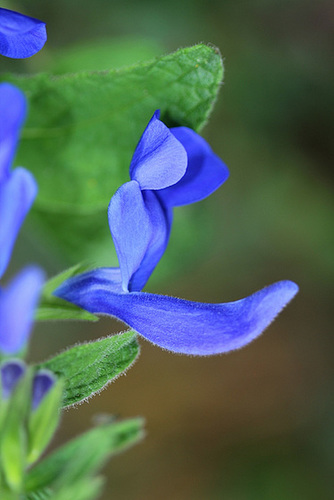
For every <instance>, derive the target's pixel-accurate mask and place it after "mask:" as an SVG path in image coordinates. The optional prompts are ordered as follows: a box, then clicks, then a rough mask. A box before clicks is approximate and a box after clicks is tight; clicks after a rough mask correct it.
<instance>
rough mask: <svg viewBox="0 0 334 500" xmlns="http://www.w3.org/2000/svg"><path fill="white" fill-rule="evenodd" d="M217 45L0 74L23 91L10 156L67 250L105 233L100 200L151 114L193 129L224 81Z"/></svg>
mask: <svg viewBox="0 0 334 500" xmlns="http://www.w3.org/2000/svg"><path fill="white" fill-rule="evenodd" d="M222 75H223V69H222V61H221V57H220V54H219V53H218V51H217V49H215V48H213V47H209V46H206V45H197V46H194V47H190V48H185V49H181V50H178V51H176V52H175V53H173V54H170V55H167V56H164V57H160V58H156V59H154V60H152V61H150V62H147V63H142V64H137V65H134V66H131V67H127V68H122V69H119V70H109V71H103V72H92V73H89V72H83V73H77V74H68V75H64V76H61V77H55V76H50V75H48V74H37V75H34V76H30V77H13V76H12V75H4V76H2V79H3V80H7V81H11V82H12V83H14V84H15V85H17V86H18V87H20V88H21V89H22V90H24V91H25V93H26V95H27V97H28V99H29V116H28V120H27V124H26V127H25V129H24V131H23V135H22V140H21V144H20V149H19V152H18V158H17V160H16V162H17V163H18V164H22V165H24V166H25V167H26V168H28V169H29V170H31V171H32V172H33V173H34V175H35V176H36V179H37V182H38V184H39V194H38V197H37V201H36V203H35V206H34V210H33V213H34V218H35V222H37V223H38V224H40V226H41V227H42V229H44V231H45V234H48V235H49V238H51V239H52V240H53V244H54V245H55V246H58V248H62V249H63V251H65V254H66V256H67V258H72V260H74V259H76V260H77V259H78V257H79V258H80V259H81V258H83V257H86V256H87V252H90V251H91V248H90V245H89V244H88V245H87V242H89V241H90V240H94V242H97V241H99V242H101V241H103V239H105V238H106V237H108V239H110V236H109V232H108V230H107V225H106V217H105V213H106V208H107V205H108V202H109V200H110V198H111V196H112V195H113V194H114V192H115V191H116V189H117V188H118V187H119V186H120V185H121V184H122V183H124V182H125V181H127V180H128V169H129V164H130V160H131V156H132V154H133V152H134V149H135V146H136V143H137V142H138V140H139V138H140V136H141V134H142V132H143V130H144V128H145V126H146V124H147V122H148V120H149V118H150V117H151V115H152V114H153V112H154V111H155V110H156V109H161V113H162V119H163V120H164V121H165V122H166V123H167V124H169V125H186V126H189V127H191V128H193V129H195V130H199V129H200V128H201V127H202V126H203V125H204V124H205V122H206V120H207V118H208V115H209V113H210V111H211V109H212V106H213V103H214V101H215V99H216V96H217V92H218V89H219V86H220V84H221V81H222Z"/></svg>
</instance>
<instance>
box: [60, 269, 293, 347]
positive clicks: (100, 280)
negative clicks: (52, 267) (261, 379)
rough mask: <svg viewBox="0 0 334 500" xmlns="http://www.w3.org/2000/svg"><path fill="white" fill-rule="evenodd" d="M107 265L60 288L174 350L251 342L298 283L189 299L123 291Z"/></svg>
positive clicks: (67, 296)
mask: <svg viewBox="0 0 334 500" xmlns="http://www.w3.org/2000/svg"><path fill="white" fill-rule="evenodd" d="M109 275H110V270H109V269H107V268H101V269H97V270H95V271H90V272H88V273H84V274H82V275H79V276H75V277H74V278H70V279H69V280H67V281H65V282H64V283H63V284H62V285H61V286H60V287H59V288H58V289H57V290H56V292H55V295H57V296H58V297H61V298H62V299H65V300H68V301H69V302H73V303H74V304H76V305H78V306H80V307H82V308H84V309H86V310H87V311H89V312H92V313H94V314H98V313H100V314H110V315H112V316H115V317H116V318H119V319H121V320H122V321H124V322H125V323H127V324H128V325H129V326H130V327H132V328H134V329H135V330H136V331H137V332H138V333H140V334H141V335H142V336H143V337H145V338H146V339H147V340H149V341H150V342H153V343H154V344H157V345H158V346H160V347H162V348H164V349H168V350H170V351H173V352H179V353H182V354H194V355H201V356H203V355H204V356H205V355H210V354H219V353H223V352H227V351H231V350H233V349H238V348H240V347H243V346H244V345H246V344H248V343H249V342H250V341H252V340H253V339H254V338H256V337H257V336H258V335H260V334H261V333H262V332H263V330H264V329H265V328H266V327H267V326H268V325H269V324H270V323H271V322H272V321H273V320H274V318H275V317H276V316H277V314H278V313H279V312H280V311H281V310H282V309H283V308H284V307H285V306H286V305H287V304H288V302H289V301H290V300H291V299H292V298H293V297H294V296H295V294H296V293H297V291H298V287H297V285H296V284H295V283H293V282H291V281H279V282H278V283H274V284H272V285H270V286H268V287H266V288H264V289H262V290H260V291H258V292H256V293H254V294H253V295H250V296H249V297H246V298H244V299H241V300H237V301H236V302H229V303H226V304H203V303H199V302H189V301H187V300H181V299H177V298H173V297H166V296H163V295H154V294H149V293H143V292H133V293H119V292H118V291H117V288H114V283H113V282H112V280H111V279H110V276H109Z"/></svg>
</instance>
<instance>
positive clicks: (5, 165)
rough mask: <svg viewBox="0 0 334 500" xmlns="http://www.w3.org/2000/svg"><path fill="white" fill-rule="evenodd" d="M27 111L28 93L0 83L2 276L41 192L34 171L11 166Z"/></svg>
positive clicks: (0, 266)
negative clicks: (26, 219) (23, 226)
mask: <svg viewBox="0 0 334 500" xmlns="http://www.w3.org/2000/svg"><path fill="white" fill-rule="evenodd" d="M25 114H26V101H25V97H24V94H23V93H22V92H21V91H20V90H19V89H17V88H16V87H14V86H13V85H11V84H9V83H2V84H0V221H1V224H0V278H1V276H2V275H3V273H4V272H5V270H6V267H7V265H8V262H9V259H10V256H11V253H12V249H13V246H14V243H15V240H16V236H17V234H18V232H19V230H20V227H21V225H22V223H23V220H24V218H25V216H26V215H27V213H28V211H29V209H30V207H31V205H32V203H33V201H34V199H35V196H36V194H37V185H36V182H35V180H34V178H33V176H32V175H31V174H30V172H28V171H27V170H25V169H24V168H16V169H15V170H14V171H11V170H10V167H11V164H12V161H13V159H14V156H15V151H16V146H17V142H18V138H19V132H20V129H21V126H22V123H23V121H24V117H25Z"/></svg>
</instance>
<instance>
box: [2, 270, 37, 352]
mask: <svg viewBox="0 0 334 500" xmlns="http://www.w3.org/2000/svg"><path fill="white" fill-rule="evenodd" d="M43 281H44V273H43V272H42V271H41V270H40V269H39V268H37V267H28V268H26V269H24V270H23V271H21V272H20V274H18V275H17V276H16V277H15V278H14V280H13V281H12V282H11V283H10V284H9V286H8V287H7V288H6V289H0V351H2V352H3V353H4V354H15V353H17V352H19V351H20V350H21V349H22V348H23V347H24V345H25V343H26V341H27V339H28V336H29V332H30V328H31V325H32V322H33V319H34V312H35V308H36V306H37V302H38V298H39V294H40V290H41V287H42V284H43Z"/></svg>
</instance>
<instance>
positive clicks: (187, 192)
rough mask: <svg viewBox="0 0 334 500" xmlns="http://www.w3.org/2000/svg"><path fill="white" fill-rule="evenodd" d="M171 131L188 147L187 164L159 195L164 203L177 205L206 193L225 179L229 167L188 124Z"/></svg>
mask: <svg viewBox="0 0 334 500" xmlns="http://www.w3.org/2000/svg"><path fill="white" fill-rule="evenodd" d="M171 132H172V133H173V135H174V136H175V137H176V138H177V139H178V140H179V141H180V142H181V144H183V146H184V147H185V149H186V151H187V155H188V167H187V170H186V173H185V175H184V176H183V177H182V179H181V180H179V182H177V183H176V184H174V185H173V186H170V187H167V188H166V189H162V190H160V191H159V196H160V197H161V199H162V200H163V202H164V203H165V204H166V205H167V206H173V207H176V206H180V205H187V204H188V203H195V202H196V201H200V200H202V199H203V198H206V197H207V196H209V195H210V194H211V193H213V191H215V190H216V189H217V188H219V186H221V185H222V184H223V182H225V181H226V179H227V178H228V176H229V171H228V168H227V167H226V165H225V164H224V163H223V162H222V160H221V159H220V158H219V157H218V156H217V155H216V154H215V153H214V152H213V151H212V149H211V148H210V146H209V144H208V143H207V142H206V141H205V139H203V137H201V136H200V135H198V134H196V132H194V131H193V130H191V129H190V128H187V127H175V128H172V129H171Z"/></svg>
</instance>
